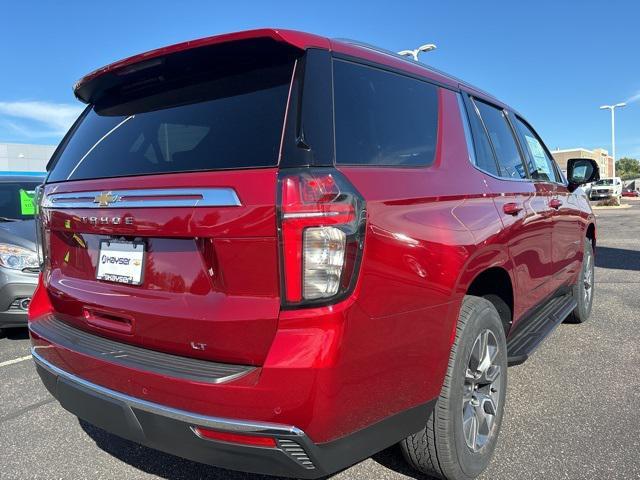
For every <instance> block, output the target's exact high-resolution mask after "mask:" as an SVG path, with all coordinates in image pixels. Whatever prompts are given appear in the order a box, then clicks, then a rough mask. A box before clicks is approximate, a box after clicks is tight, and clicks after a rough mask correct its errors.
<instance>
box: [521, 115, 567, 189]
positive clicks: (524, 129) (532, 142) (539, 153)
mask: <svg viewBox="0 0 640 480" xmlns="http://www.w3.org/2000/svg"><path fill="white" fill-rule="evenodd" d="M516 128H517V129H518V134H519V135H520V138H521V140H522V142H521V143H522V146H523V147H524V149H525V150H526V152H527V157H528V160H527V165H528V167H529V175H531V178H533V179H534V180H543V181H547V182H558V181H559V180H558V178H557V176H556V171H555V169H554V167H553V159H552V158H551V157H550V156H549V154H548V153H547V151H546V149H545V148H544V146H543V145H542V142H541V141H540V140H539V138H538V136H537V135H536V134H535V133H534V132H533V131H532V130H531V129H530V128H529V127H528V126H527V125H526V124H524V123H523V122H522V121H521V120H520V119H519V118H516Z"/></svg>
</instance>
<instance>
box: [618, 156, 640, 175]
mask: <svg viewBox="0 0 640 480" xmlns="http://www.w3.org/2000/svg"><path fill="white" fill-rule="evenodd" d="M616 175H617V176H619V177H620V178H622V179H623V180H631V179H633V178H640V160H637V159H635V158H629V157H623V158H621V159H620V160H618V161H617V162H616Z"/></svg>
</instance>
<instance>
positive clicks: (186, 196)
mask: <svg viewBox="0 0 640 480" xmlns="http://www.w3.org/2000/svg"><path fill="white" fill-rule="evenodd" d="M240 205H242V203H241V202H240V199H239V198H238V194H237V193H236V191H235V190H234V189H233V188H228V187H215V188H161V189H138V190H109V191H95V192H73V193H51V194H50V195H47V196H46V197H45V198H44V200H43V202H42V207H43V208H169V207H239V206H240Z"/></svg>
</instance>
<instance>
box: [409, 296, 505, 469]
mask: <svg viewBox="0 0 640 480" xmlns="http://www.w3.org/2000/svg"><path fill="white" fill-rule="evenodd" d="M487 330H488V331H489V332H491V334H493V337H492V338H491V340H492V342H493V341H495V345H496V347H497V353H496V354H495V360H492V361H491V367H490V368H494V366H495V367H498V368H499V377H500V383H499V388H498V391H497V393H495V394H492V395H495V398H496V399H497V402H496V403H497V405H495V407H496V408H494V409H493V410H494V412H495V415H493V421H492V426H491V427H490V428H489V429H488V432H489V433H488V435H487V440H486V443H484V444H483V445H482V446H481V447H480V448H479V449H477V450H476V451H474V447H470V446H469V445H468V444H467V439H466V437H465V430H464V426H463V408H464V407H463V406H464V405H466V406H467V407H468V408H471V409H472V410H471V411H475V410H474V409H477V408H479V407H477V406H476V407H472V404H469V403H463V402H464V401H465V398H468V396H469V393H470V392H471V393H473V392H475V390H474V388H469V385H468V382H469V381H470V380H469V378H470V377H469V376H467V371H468V366H469V365H470V363H469V362H471V360H472V359H471V354H472V349H474V347H476V345H477V344H476V341H477V340H478V339H480V336H481V334H485V332H486V331H487ZM487 336H489V334H487ZM493 344H494V343H492V345H493ZM475 351H476V350H474V352H475ZM478 351H479V350H478ZM470 370H471V369H470ZM478 371H479V370H478ZM493 385H494V384H491V385H490V386H491V387H492V386H493ZM483 388H485V387H483ZM506 389H507V346H506V340H505V334H504V330H503V327H502V322H501V320H500V316H499V315H498V311H497V310H496V309H495V307H494V306H493V305H492V304H491V302H489V301H487V300H485V299H483V298H479V297H473V296H466V297H465V298H464V301H463V303H462V308H461V309H460V315H459V319H458V325H457V329H456V338H455V341H454V344H453V347H452V349H451V354H450V358H449V366H448V369H447V374H446V375H445V379H444V384H443V385H442V390H441V392H440V396H439V397H438V400H437V402H436V406H435V408H434V410H433V412H432V413H431V415H430V416H429V418H428V419H427V424H426V426H425V428H423V429H422V430H420V431H419V432H418V433H415V434H413V435H410V436H409V437H407V438H406V439H404V440H403V441H402V442H400V445H401V448H402V452H403V454H404V456H405V458H406V460H407V461H408V463H409V464H410V465H411V466H412V467H414V468H415V469H416V470H418V471H420V472H422V473H425V474H427V475H431V476H433V477H436V478H442V479H447V480H468V479H472V478H475V477H477V476H478V475H479V474H480V473H482V471H483V470H484V469H485V468H486V467H487V465H488V464H489V460H490V459H491V456H492V455H493V451H494V449H495V446H496V442H497V437H498V432H499V431H500V425H501V423H502V417H503V414H504V403H505V393H506ZM478 393H479V392H478ZM485 397H486V396H485ZM474 398H475V397H474ZM486 408H487V407H486V406H485V403H484V402H483V404H482V409H483V411H484V410H485V409H486ZM465 412H466V410H465ZM476 422H477V420H476ZM465 423H466V422H465ZM476 425H478V424H477V423H476ZM487 425H488V423H487ZM473 444H474V445H476V444H475V442H474V443H473ZM478 445H479V444H478Z"/></svg>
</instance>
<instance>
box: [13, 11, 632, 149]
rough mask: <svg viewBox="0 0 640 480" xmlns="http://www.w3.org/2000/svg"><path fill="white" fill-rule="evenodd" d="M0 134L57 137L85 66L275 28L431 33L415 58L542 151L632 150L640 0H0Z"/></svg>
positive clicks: (409, 37) (394, 40)
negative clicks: (525, 133)
mask: <svg viewBox="0 0 640 480" xmlns="http://www.w3.org/2000/svg"><path fill="white" fill-rule="evenodd" d="M2 17H3V21H2V29H0V142H26V143H43V144H47V143H51V144H54V143H57V142H58V141H59V140H60V138H61V136H62V135H63V133H64V131H65V130H66V128H67V127H68V125H69V124H70V122H72V121H73V119H74V118H75V116H76V115H77V113H78V111H79V109H80V108H81V105H80V104H79V103H78V102H77V101H76V100H75V99H74V97H73V94H72V92H71V87H72V85H73V83H74V82H75V81H76V80H77V79H78V78H80V77H81V76H82V75H84V74H85V73H88V72H89V71H91V70H93V69H95V68H97V67H100V66H102V65H104V64H107V63H110V62H112V61H115V60H118V59H120V58H122V57H125V56H128V55H132V54H135V53H139V52H142V51H145V50H149V49H153V48H156V47H160V46H163V45H167V44H171V43H175V42H179V41H183V40H188V39H193V38H198V37H202V36H207V35H213V34H217V33H225V32H230V31H236V30H244V29H249V28H256V27H263V26H275V27H281V28H291V29H297V30H305V31H310V32H314V33H317V34H320V35H325V36H329V37H348V38H354V39H358V40H362V41H366V42H369V43H373V44H376V45H379V46H381V47H384V48H387V49H391V50H396V51H397V50H402V49H406V48H414V47H417V46H418V45H421V44H423V43H435V44H436V45H437V46H438V50H436V51H435V52H432V53H429V54H427V55H425V56H423V57H422V59H423V61H426V62H427V63H429V64H431V65H433V66H435V67H437V68H440V69H442V70H445V71H446V72H449V73H451V74H453V75H456V76H458V77H461V78H463V79H465V80H467V81H469V82H471V83H473V84H475V85H477V86H478V87H480V88H482V89H484V90H487V91H489V92H491V93H492V94H494V95H495V96H497V97H498V98H500V99H501V100H503V101H505V102H506V103H508V104H510V105H512V106H513V107H514V108H516V109H518V110H519V111H521V112H522V113H523V114H524V115H525V116H526V117H527V118H528V119H529V120H530V121H531V123H532V124H533V125H534V126H535V127H536V129H537V130H538V131H539V133H540V134H541V135H542V137H543V138H544V139H545V141H546V143H547V144H548V146H549V148H551V149H555V148H557V147H559V148H568V147H574V146H582V147H586V148H594V147H598V146H602V147H604V148H606V149H609V148H610V117H609V114H608V112H606V111H600V110H599V109H598V107H599V106H600V105H602V104H605V103H617V102H621V101H624V100H628V99H633V98H634V97H635V99H636V100H635V102H631V103H630V104H629V105H628V106H627V107H626V108H624V109H622V110H619V111H618V113H617V114H616V127H617V128H616V133H617V135H616V138H617V142H616V144H617V154H618V155H617V156H618V157H621V156H625V155H628V156H635V157H637V158H640V62H639V61H638V59H639V58H640V55H639V54H638V51H639V49H640V36H639V35H638V28H639V26H638V19H639V18H640V2H637V1H635V0H626V1H617V0H607V1H591V0H573V1H569V0H565V1H561V0H555V1H547V0H538V1H522V0H518V1H513V0H511V1H502V0H485V1H479V0H470V1H467V0H459V1H456V2H453V1H444V0H443V1H438V2H435V1H425V0H423V1H421V2H402V1H399V0H398V1H395V2H387V1H373V0H371V1H368V2H364V1H362V2H361V1H358V2H356V1H353V2H348V1H347V0H343V1H330V0H324V1H321V2H311V1H306V2H305V1H301V0H298V1H272V2H267V1H251V2H249V1H241V0H235V1H227V2H214V1H162V0H155V1H142V0H141V1H134V0H129V1H116V0H110V1H108V2H87V1H83V2H75V1H66V2H34V1H29V0H21V1H16V2H3V6H2Z"/></svg>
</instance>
